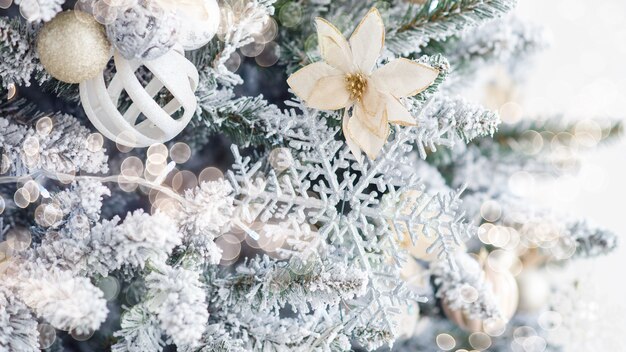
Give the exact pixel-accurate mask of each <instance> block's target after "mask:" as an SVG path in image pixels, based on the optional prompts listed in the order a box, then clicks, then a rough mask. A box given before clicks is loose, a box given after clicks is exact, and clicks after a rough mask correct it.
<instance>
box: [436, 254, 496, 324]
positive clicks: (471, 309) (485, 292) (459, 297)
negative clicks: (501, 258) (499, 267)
mask: <svg viewBox="0 0 626 352" xmlns="http://www.w3.org/2000/svg"><path fill="white" fill-rule="evenodd" d="M455 261H456V262H457V267H458V268H459V270H454V271H453V270H450V268H449V266H447V265H442V263H441V262H435V263H434V265H432V266H431V271H432V275H433V277H434V278H435V284H436V285H438V286H439V287H438V289H437V295H438V297H439V298H441V299H442V300H444V301H445V302H446V304H447V305H448V306H449V307H450V309H452V310H462V311H463V312H465V313H467V314H468V316H469V317H470V318H472V319H481V320H484V319H488V318H494V317H497V316H498V315H499V314H500V312H499V308H498V304H497V302H496V301H495V298H494V297H493V292H492V291H491V287H490V286H489V284H488V283H487V281H486V280H485V274H484V272H483V270H482V268H481V266H480V265H479V263H478V262H477V261H476V260H474V259H473V258H472V257H470V256H469V255H467V254H466V253H462V252H461V253H458V254H457V255H456V256H455ZM467 289H470V290H472V292H474V290H475V292H476V293H477V298H476V299H475V300H468V299H467V298H466V297H465V296H464V292H463V291H464V290H467Z"/></svg>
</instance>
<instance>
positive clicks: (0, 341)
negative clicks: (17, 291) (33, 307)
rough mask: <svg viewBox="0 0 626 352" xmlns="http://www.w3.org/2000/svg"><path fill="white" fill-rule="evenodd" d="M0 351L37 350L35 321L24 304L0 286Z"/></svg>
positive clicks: (37, 334)
mask: <svg viewBox="0 0 626 352" xmlns="http://www.w3.org/2000/svg"><path fill="white" fill-rule="evenodd" d="M0 326H2V329H0V351H39V341H38V337H39V332H38V331H37V321H36V320H35V319H34V317H33V315H32V313H31V311H30V310H29V309H28V307H26V305H25V304H24V303H23V302H21V301H19V300H18V299H17V298H16V297H15V295H13V293H12V292H11V291H9V290H8V289H6V288H5V287H2V286H0Z"/></svg>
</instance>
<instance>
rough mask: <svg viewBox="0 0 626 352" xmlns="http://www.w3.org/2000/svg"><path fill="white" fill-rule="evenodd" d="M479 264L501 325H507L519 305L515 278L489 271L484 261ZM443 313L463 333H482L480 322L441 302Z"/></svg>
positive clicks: (507, 274)
mask: <svg viewBox="0 0 626 352" xmlns="http://www.w3.org/2000/svg"><path fill="white" fill-rule="evenodd" d="M479 262H480V264H481V266H482V268H483V272H484V274H485V280H486V282H488V283H490V284H491V289H492V291H493V295H494V297H495V299H496V302H497V303H498V308H499V309H500V313H501V317H500V318H501V319H502V322H503V323H507V322H508V321H509V320H510V319H511V318H512V317H513V315H514V314H515V311H516V310H517V306H518V303H519V289H518V287H517V282H516V281H515V277H514V276H513V275H512V274H511V273H509V272H499V271H495V270H493V269H491V268H490V267H489V265H485V264H486V261H485V260H484V259H483V260H479ZM443 312H444V313H445V315H446V316H447V317H448V319H450V320H451V321H453V322H454V323H456V324H457V325H458V326H459V327H460V328H461V329H463V330H465V331H469V332H478V331H484V328H485V327H484V324H483V321H482V320H477V319H471V318H470V317H469V316H468V315H467V313H466V312H464V311H462V310H453V309H451V308H450V307H449V306H448V304H446V302H443Z"/></svg>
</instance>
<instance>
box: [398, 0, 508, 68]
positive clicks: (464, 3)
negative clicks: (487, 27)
mask: <svg viewBox="0 0 626 352" xmlns="http://www.w3.org/2000/svg"><path fill="white" fill-rule="evenodd" d="M516 3H517V1H516V0H439V1H436V0H429V1H426V3H425V4H424V5H415V6H409V7H408V9H406V10H404V11H398V12H399V13H398V14H397V15H396V16H397V17H396V18H395V22H393V23H392V24H391V28H392V30H391V31H390V33H389V35H388V40H387V45H388V48H389V49H390V50H391V51H393V52H394V53H397V54H400V55H403V56H406V55H409V54H410V53H419V52H420V47H422V46H424V45H425V44H427V43H428V41H429V40H431V39H437V40H441V39H444V38H447V37H449V36H452V35H455V34H458V33H461V32H463V31H465V30H467V29H468V28H471V27H476V26H478V25H481V24H483V23H485V22H487V21H489V20H492V19H494V18H498V17H500V16H502V15H503V14H505V13H507V12H509V11H511V9H513V8H514V7H515V5H516ZM398 7H399V8H402V7H401V6H398ZM394 17H395V16H394ZM393 20H394V18H392V19H391V21H393Z"/></svg>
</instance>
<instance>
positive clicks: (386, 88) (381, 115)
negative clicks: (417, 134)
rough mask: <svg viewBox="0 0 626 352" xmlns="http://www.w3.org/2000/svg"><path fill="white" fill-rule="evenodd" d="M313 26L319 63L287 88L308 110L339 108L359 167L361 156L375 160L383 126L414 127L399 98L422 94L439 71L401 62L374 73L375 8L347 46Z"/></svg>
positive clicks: (323, 24)
mask: <svg viewBox="0 0 626 352" xmlns="http://www.w3.org/2000/svg"><path fill="white" fill-rule="evenodd" d="M315 22H316V26H317V37H318V42H319V50H320V53H321V56H322V61H318V62H315V63H312V64H310V65H308V66H305V67H303V68H302V69H300V70H299V71H297V72H295V73H294V74H292V75H291V76H290V77H289V79H288V80H287V83H288V84H289V86H290V87H291V89H292V90H293V91H294V92H295V94H296V95H297V96H298V97H300V99H302V100H303V101H304V102H305V104H306V105H307V106H309V107H311V108H314V109H321V110H338V109H343V108H345V114H344V117H343V123H342V126H343V132H344V136H345V138H346V143H347V144H348V146H349V148H350V150H351V151H352V153H353V154H354V155H355V157H356V158H357V160H359V162H360V161H361V160H362V159H361V151H364V152H365V154H367V156H368V157H369V158H370V159H372V160H373V159H376V157H377V156H378V154H379V153H380V151H381V149H382V148H383V145H384V144H385V142H386V141H387V137H388V136H389V123H394V124H399V125H404V126H414V125H415V123H416V122H415V119H414V118H413V117H412V116H411V114H410V113H409V111H408V110H407V109H406V107H405V106H404V105H403V104H402V102H401V101H400V98H405V97H409V96H413V95H416V94H418V93H419V92H421V91H423V90H424V89H426V88H428V87H429V86H430V85H431V84H432V83H433V82H434V81H435V78H437V75H438V74H439V71H437V70H436V69H434V68H432V67H430V66H428V65H424V64H421V63H418V62H414V61H411V60H408V59H404V58H400V59H396V60H393V61H391V62H389V63H388V64H386V65H384V66H383V67H380V68H378V69H376V70H374V69H375V66H376V62H377V60H378V57H379V56H380V54H381V51H382V49H383V46H384V45H385V26H384V23H383V19H382V17H381V16H380V13H379V12H378V10H377V9H376V8H372V9H371V10H370V11H369V12H368V13H367V15H365V17H364V18H363V20H361V23H360V24H359V25H358V26H357V28H356V29H355V30H354V32H353V33H352V36H351V37H350V40H349V41H348V40H346V38H345V37H344V36H343V35H342V34H341V32H340V31H339V30H338V29H337V28H336V27H335V26H333V25H332V24H331V23H330V22H328V21H326V20H325V19H323V18H317V19H316V20H315Z"/></svg>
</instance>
